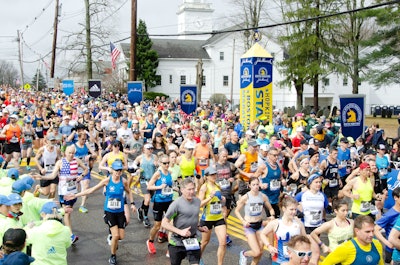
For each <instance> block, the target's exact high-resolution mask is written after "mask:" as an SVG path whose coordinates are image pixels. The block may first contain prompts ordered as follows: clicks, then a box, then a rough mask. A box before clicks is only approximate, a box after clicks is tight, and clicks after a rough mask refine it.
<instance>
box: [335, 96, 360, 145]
mask: <svg viewBox="0 0 400 265" xmlns="http://www.w3.org/2000/svg"><path fill="white" fill-rule="evenodd" d="M339 98H340V118H341V126H342V134H343V135H344V136H345V137H349V136H351V137H353V139H357V138H358V137H360V136H362V135H363V133H364V121H365V95H360V94H359V95H353V94H351V95H340V96H339Z"/></svg>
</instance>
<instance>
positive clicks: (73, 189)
mask: <svg viewBox="0 0 400 265" xmlns="http://www.w3.org/2000/svg"><path fill="white" fill-rule="evenodd" d="M67 192H68V193H77V192H78V189H77V187H76V182H75V180H70V181H68V182H67Z"/></svg>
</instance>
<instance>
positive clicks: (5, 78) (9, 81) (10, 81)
mask: <svg viewBox="0 0 400 265" xmlns="http://www.w3.org/2000/svg"><path fill="white" fill-rule="evenodd" d="M18 76H19V74H18V70H17V69H16V68H15V66H14V65H13V64H12V63H10V62H7V61H3V60H1V61H0V84H1V85H12V86H13V85H15V83H16V81H17V79H18Z"/></svg>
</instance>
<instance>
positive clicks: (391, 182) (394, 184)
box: [383, 169, 400, 209]
mask: <svg viewBox="0 0 400 265" xmlns="http://www.w3.org/2000/svg"><path fill="white" fill-rule="evenodd" d="M399 174H400V170H397V169H392V171H391V172H389V174H388V176H387V186H388V194H387V199H386V200H385V204H384V205H383V208H385V209H390V208H392V207H393V205H394V203H395V201H394V199H393V190H394V189H395V188H398V187H400V181H399V180H398V179H397V177H398V175H399Z"/></svg>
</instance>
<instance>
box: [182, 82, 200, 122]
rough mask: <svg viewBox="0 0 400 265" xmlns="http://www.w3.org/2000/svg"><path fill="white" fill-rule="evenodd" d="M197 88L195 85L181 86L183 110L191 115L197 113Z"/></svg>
mask: <svg viewBox="0 0 400 265" xmlns="http://www.w3.org/2000/svg"><path fill="white" fill-rule="evenodd" d="M196 97H197V87H196V86H195V85H192V86H190V85H186V86H181V109H182V111H183V112H185V113H186V114H188V115H190V114H192V113H193V112H194V111H196V106H197V102H196Z"/></svg>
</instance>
